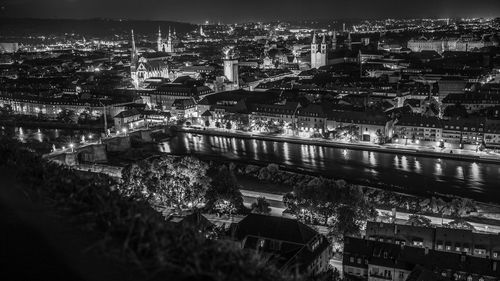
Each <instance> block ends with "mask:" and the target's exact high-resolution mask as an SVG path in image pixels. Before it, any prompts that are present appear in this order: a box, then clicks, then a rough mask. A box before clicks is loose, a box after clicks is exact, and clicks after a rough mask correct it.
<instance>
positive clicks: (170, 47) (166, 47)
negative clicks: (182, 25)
mask: <svg viewBox="0 0 500 281" xmlns="http://www.w3.org/2000/svg"><path fill="white" fill-rule="evenodd" d="M173 37H176V35H175V30H174V34H173V35H172V33H171V32H170V27H169V28H168V37H167V40H163V38H161V29H160V28H159V27H158V39H157V45H158V50H157V51H158V52H165V53H174V51H175V50H174V43H173Z"/></svg>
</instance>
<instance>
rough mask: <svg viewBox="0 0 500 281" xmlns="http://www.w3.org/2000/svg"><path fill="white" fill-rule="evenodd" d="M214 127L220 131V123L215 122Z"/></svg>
mask: <svg viewBox="0 0 500 281" xmlns="http://www.w3.org/2000/svg"><path fill="white" fill-rule="evenodd" d="M215 127H217V128H219V129H220V127H221V125H220V122H219V121H217V122H215Z"/></svg>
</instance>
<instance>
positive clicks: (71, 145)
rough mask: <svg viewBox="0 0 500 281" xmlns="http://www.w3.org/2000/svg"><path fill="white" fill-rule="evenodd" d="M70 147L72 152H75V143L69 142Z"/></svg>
mask: <svg viewBox="0 0 500 281" xmlns="http://www.w3.org/2000/svg"><path fill="white" fill-rule="evenodd" d="M69 148H71V152H75V150H74V148H75V145H74V144H72V143H70V144H69Z"/></svg>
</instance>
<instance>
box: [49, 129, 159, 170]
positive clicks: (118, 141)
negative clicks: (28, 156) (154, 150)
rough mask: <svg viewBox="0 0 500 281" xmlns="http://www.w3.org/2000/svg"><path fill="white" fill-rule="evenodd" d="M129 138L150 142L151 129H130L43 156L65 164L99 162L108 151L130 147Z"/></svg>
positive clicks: (118, 150) (122, 150) (105, 157)
mask: <svg viewBox="0 0 500 281" xmlns="http://www.w3.org/2000/svg"><path fill="white" fill-rule="evenodd" d="M131 139H134V140H139V141H144V142H150V141H152V139H151V130H137V131H132V132H130V133H128V134H126V135H115V136H111V137H108V138H104V139H102V140H101V141H100V142H95V143H84V144H81V145H76V146H75V147H73V148H65V149H58V150H56V151H54V152H51V153H49V154H45V155H44V156H43V158H45V159H48V160H51V161H55V162H58V163H61V164H64V165H67V166H76V165H81V164H99V163H106V162H107V161H108V154H107V153H108V152H124V151H127V150H129V149H130V148H131Z"/></svg>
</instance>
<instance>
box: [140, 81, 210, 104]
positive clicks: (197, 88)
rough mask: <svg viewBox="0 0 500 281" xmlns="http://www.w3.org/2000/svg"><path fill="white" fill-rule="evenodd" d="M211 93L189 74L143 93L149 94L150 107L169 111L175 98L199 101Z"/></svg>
mask: <svg viewBox="0 0 500 281" xmlns="http://www.w3.org/2000/svg"><path fill="white" fill-rule="evenodd" d="M212 93H213V91H212V90H211V89H210V88H209V87H207V86H205V85H203V83H202V82H201V81H198V80H195V79H192V78H191V77H189V76H182V77H178V78H177V79H175V80H174V81H173V82H172V83H166V84H161V85H160V86H158V87H157V88H156V89H154V90H153V91H147V92H144V93H143V94H144V95H149V99H150V107H151V108H154V109H159V110H163V111H170V110H171V108H172V104H173V103H174V101H175V100H180V99H191V100H192V99H194V100H195V101H199V100H201V99H203V98H204V97H205V96H207V95H210V94H212Z"/></svg>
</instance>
